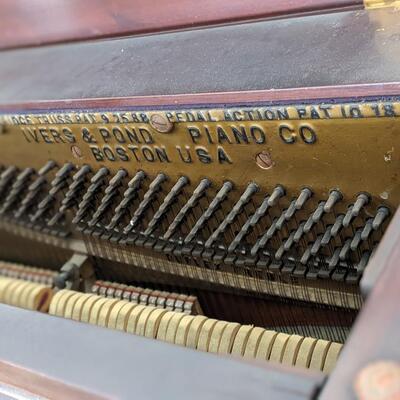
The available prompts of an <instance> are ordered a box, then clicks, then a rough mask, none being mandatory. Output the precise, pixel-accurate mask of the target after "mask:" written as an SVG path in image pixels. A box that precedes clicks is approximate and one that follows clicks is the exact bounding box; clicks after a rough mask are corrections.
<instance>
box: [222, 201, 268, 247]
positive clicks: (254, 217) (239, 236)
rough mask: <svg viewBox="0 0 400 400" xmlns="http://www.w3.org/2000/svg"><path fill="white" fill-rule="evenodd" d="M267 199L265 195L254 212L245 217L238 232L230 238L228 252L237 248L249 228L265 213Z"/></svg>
mask: <svg viewBox="0 0 400 400" xmlns="http://www.w3.org/2000/svg"><path fill="white" fill-rule="evenodd" d="M268 200H269V196H266V197H265V198H264V200H263V202H262V203H261V205H260V206H259V207H258V208H257V210H256V212H255V213H254V214H253V215H252V216H250V217H249V218H248V219H247V221H246V222H245V224H244V225H243V226H242V228H241V230H240V231H239V233H238V234H237V235H236V237H235V238H234V239H233V240H232V242H231V244H230V245H229V247H228V252H232V251H234V250H235V249H236V248H237V246H238V245H239V244H240V243H241V241H242V239H243V238H244V237H245V236H246V234H247V233H248V232H249V230H250V229H251V228H252V227H254V226H255V225H257V224H258V222H259V221H260V219H261V218H262V217H263V216H264V215H265V214H266V213H267V211H268V208H269V202H268Z"/></svg>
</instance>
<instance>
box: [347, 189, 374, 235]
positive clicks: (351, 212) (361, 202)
mask: <svg viewBox="0 0 400 400" xmlns="http://www.w3.org/2000/svg"><path fill="white" fill-rule="evenodd" d="M368 202H369V196H368V195H367V194H365V193H361V194H359V195H358V196H357V199H356V202H355V203H354V204H353V205H352V206H350V207H349V208H348V210H347V213H346V216H345V217H344V219H343V226H344V227H345V228H347V227H348V226H349V225H350V223H351V221H352V220H353V219H354V218H355V217H357V216H358V214H359V213H360V211H361V209H362V208H363V207H364V206H365V205H366V204H367V203H368Z"/></svg>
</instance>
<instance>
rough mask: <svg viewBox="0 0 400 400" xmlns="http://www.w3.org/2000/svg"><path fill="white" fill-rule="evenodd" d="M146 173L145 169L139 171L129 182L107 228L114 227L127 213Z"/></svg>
mask: <svg viewBox="0 0 400 400" xmlns="http://www.w3.org/2000/svg"><path fill="white" fill-rule="evenodd" d="M145 177H146V174H145V173H144V172H143V171H138V172H137V173H136V174H135V176H134V177H133V178H132V179H131V180H130V181H129V182H128V189H126V190H125V192H124V194H123V198H122V200H121V202H120V203H119V204H118V206H117V207H116V208H115V210H114V215H113V216H112V218H111V221H110V222H109V224H108V225H107V226H106V229H107V230H112V229H114V228H115V227H116V226H117V224H118V223H119V221H120V220H121V219H122V217H123V216H124V215H125V213H126V211H127V210H128V208H129V206H130V204H131V203H132V201H133V200H134V199H135V198H136V196H137V192H138V190H139V188H140V186H141V184H142V182H143V180H144V179H145Z"/></svg>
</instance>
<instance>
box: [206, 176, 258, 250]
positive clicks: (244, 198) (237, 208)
mask: <svg viewBox="0 0 400 400" xmlns="http://www.w3.org/2000/svg"><path fill="white" fill-rule="evenodd" d="M258 189H259V188H258V185H256V184H255V183H250V184H249V185H248V186H247V188H246V189H245V191H244V192H243V194H242V195H241V196H240V198H239V200H238V201H237V202H236V204H235V205H234V206H233V208H232V210H231V211H230V212H229V213H228V215H227V216H226V217H225V219H224V220H223V221H222V222H221V224H220V225H219V226H218V228H217V229H216V230H215V231H214V232H213V234H212V235H211V236H210V237H209V238H208V239H207V241H206V243H205V247H206V248H210V247H211V246H212V245H213V244H214V242H215V241H216V240H217V239H218V237H219V236H220V235H221V234H222V233H223V232H225V230H226V229H227V227H228V226H229V225H230V224H232V222H233V221H234V220H235V218H236V217H237V216H238V215H239V214H240V212H241V211H242V209H243V207H244V206H245V205H246V204H247V203H248V202H249V201H250V200H251V197H252V196H253V195H254V194H255V193H256V192H257V191H258Z"/></svg>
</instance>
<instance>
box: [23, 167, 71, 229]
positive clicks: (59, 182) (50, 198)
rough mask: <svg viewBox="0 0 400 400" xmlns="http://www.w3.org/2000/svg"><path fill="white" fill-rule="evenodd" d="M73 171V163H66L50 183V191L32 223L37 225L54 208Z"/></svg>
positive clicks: (32, 218) (33, 217)
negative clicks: (58, 195) (57, 197)
mask: <svg viewBox="0 0 400 400" xmlns="http://www.w3.org/2000/svg"><path fill="white" fill-rule="evenodd" d="M73 169H74V165H73V164H72V163H66V164H64V165H63V166H62V167H61V168H60V169H59V170H58V171H57V173H56V175H55V177H54V179H53V180H52V181H51V183H50V191H49V192H48V194H47V195H46V197H45V198H44V199H43V200H42V201H41V202H40V203H39V204H38V209H37V211H36V213H34V214H33V215H32V216H31V222H33V223H35V222H36V221H38V220H39V219H40V218H41V217H43V216H44V215H45V214H46V212H47V211H48V210H49V209H50V208H51V207H52V205H53V204H54V202H55V201H56V196H57V194H58V193H59V192H61V190H62V189H64V188H65V187H66V186H67V179H68V178H69V176H70V173H71V171H72V170H73Z"/></svg>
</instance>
